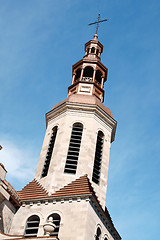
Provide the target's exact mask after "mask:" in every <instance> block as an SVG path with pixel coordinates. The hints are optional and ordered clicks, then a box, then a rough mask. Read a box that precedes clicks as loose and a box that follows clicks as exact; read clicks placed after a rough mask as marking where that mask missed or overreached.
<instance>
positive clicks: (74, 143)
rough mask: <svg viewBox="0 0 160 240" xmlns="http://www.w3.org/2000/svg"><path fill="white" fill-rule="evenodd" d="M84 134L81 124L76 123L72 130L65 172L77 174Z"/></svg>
mask: <svg viewBox="0 0 160 240" xmlns="http://www.w3.org/2000/svg"><path fill="white" fill-rule="evenodd" d="M82 132H83V125H82V124H81V123H75V124H74V125H73V128H72V133H71V139H70V143H69V148H68V154H67V160H66V165H65V169H64V172H66V173H72V174H75V173H76V169H77V163H78V157H79V150H80V145H81V139H82Z"/></svg>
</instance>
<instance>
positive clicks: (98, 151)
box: [92, 131, 104, 184]
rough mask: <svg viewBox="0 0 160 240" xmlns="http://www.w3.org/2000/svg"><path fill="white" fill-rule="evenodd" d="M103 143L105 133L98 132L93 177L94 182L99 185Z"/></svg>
mask: <svg viewBox="0 0 160 240" xmlns="http://www.w3.org/2000/svg"><path fill="white" fill-rule="evenodd" d="M103 141H104V134H103V132H101V131H98V135H97V143H96V151H95V158H94V167H93V175H92V181H93V182H95V183H97V184H98V183H99V179H100V172H101V162H102V151H103Z"/></svg>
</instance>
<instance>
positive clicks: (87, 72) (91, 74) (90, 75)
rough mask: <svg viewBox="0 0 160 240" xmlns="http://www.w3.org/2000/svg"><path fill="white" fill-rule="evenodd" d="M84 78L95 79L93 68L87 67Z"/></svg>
mask: <svg viewBox="0 0 160 240" xmlns="http://www.w3.org/2000/svg"><path fill="white" fill-rule="evenodd" d="M83 77H91V78H92V77H93V68H92V67H86V68H85V69H84V73H83Z"/></svg>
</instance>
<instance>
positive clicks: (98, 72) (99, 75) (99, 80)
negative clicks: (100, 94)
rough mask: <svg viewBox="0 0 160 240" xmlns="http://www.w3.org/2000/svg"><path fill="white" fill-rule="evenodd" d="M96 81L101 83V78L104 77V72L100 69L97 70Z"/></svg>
mask: <svg viewBox="0 0 160 240" xmlns="http://www.w3.org/2000/svg"><path fill="white" fill-rule="evenodd" d="M95 79H96V81H97V82H98V83H99V84H101V79H102V73H101V71H100V70H97V71H96V77H95Z"/></svg>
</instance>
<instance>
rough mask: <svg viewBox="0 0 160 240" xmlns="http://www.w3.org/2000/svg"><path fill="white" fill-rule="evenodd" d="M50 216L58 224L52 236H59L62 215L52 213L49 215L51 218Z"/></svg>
mask: <svg viewBox="0 0 160 240" xmlns="http://www.w3.org/2000/svg"><path fill="white" fill-rule="evenodd" d="M50 217H52V219H53V223H54V224H55V225H56V228H55V229H54V231H53V233H52V234H51V236H58V233H59V227H60V221H61V217H60V216H59V214H57V213H53V214H51V215H50V216H49V217H48V219H49V218H50Z"/></svg>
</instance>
